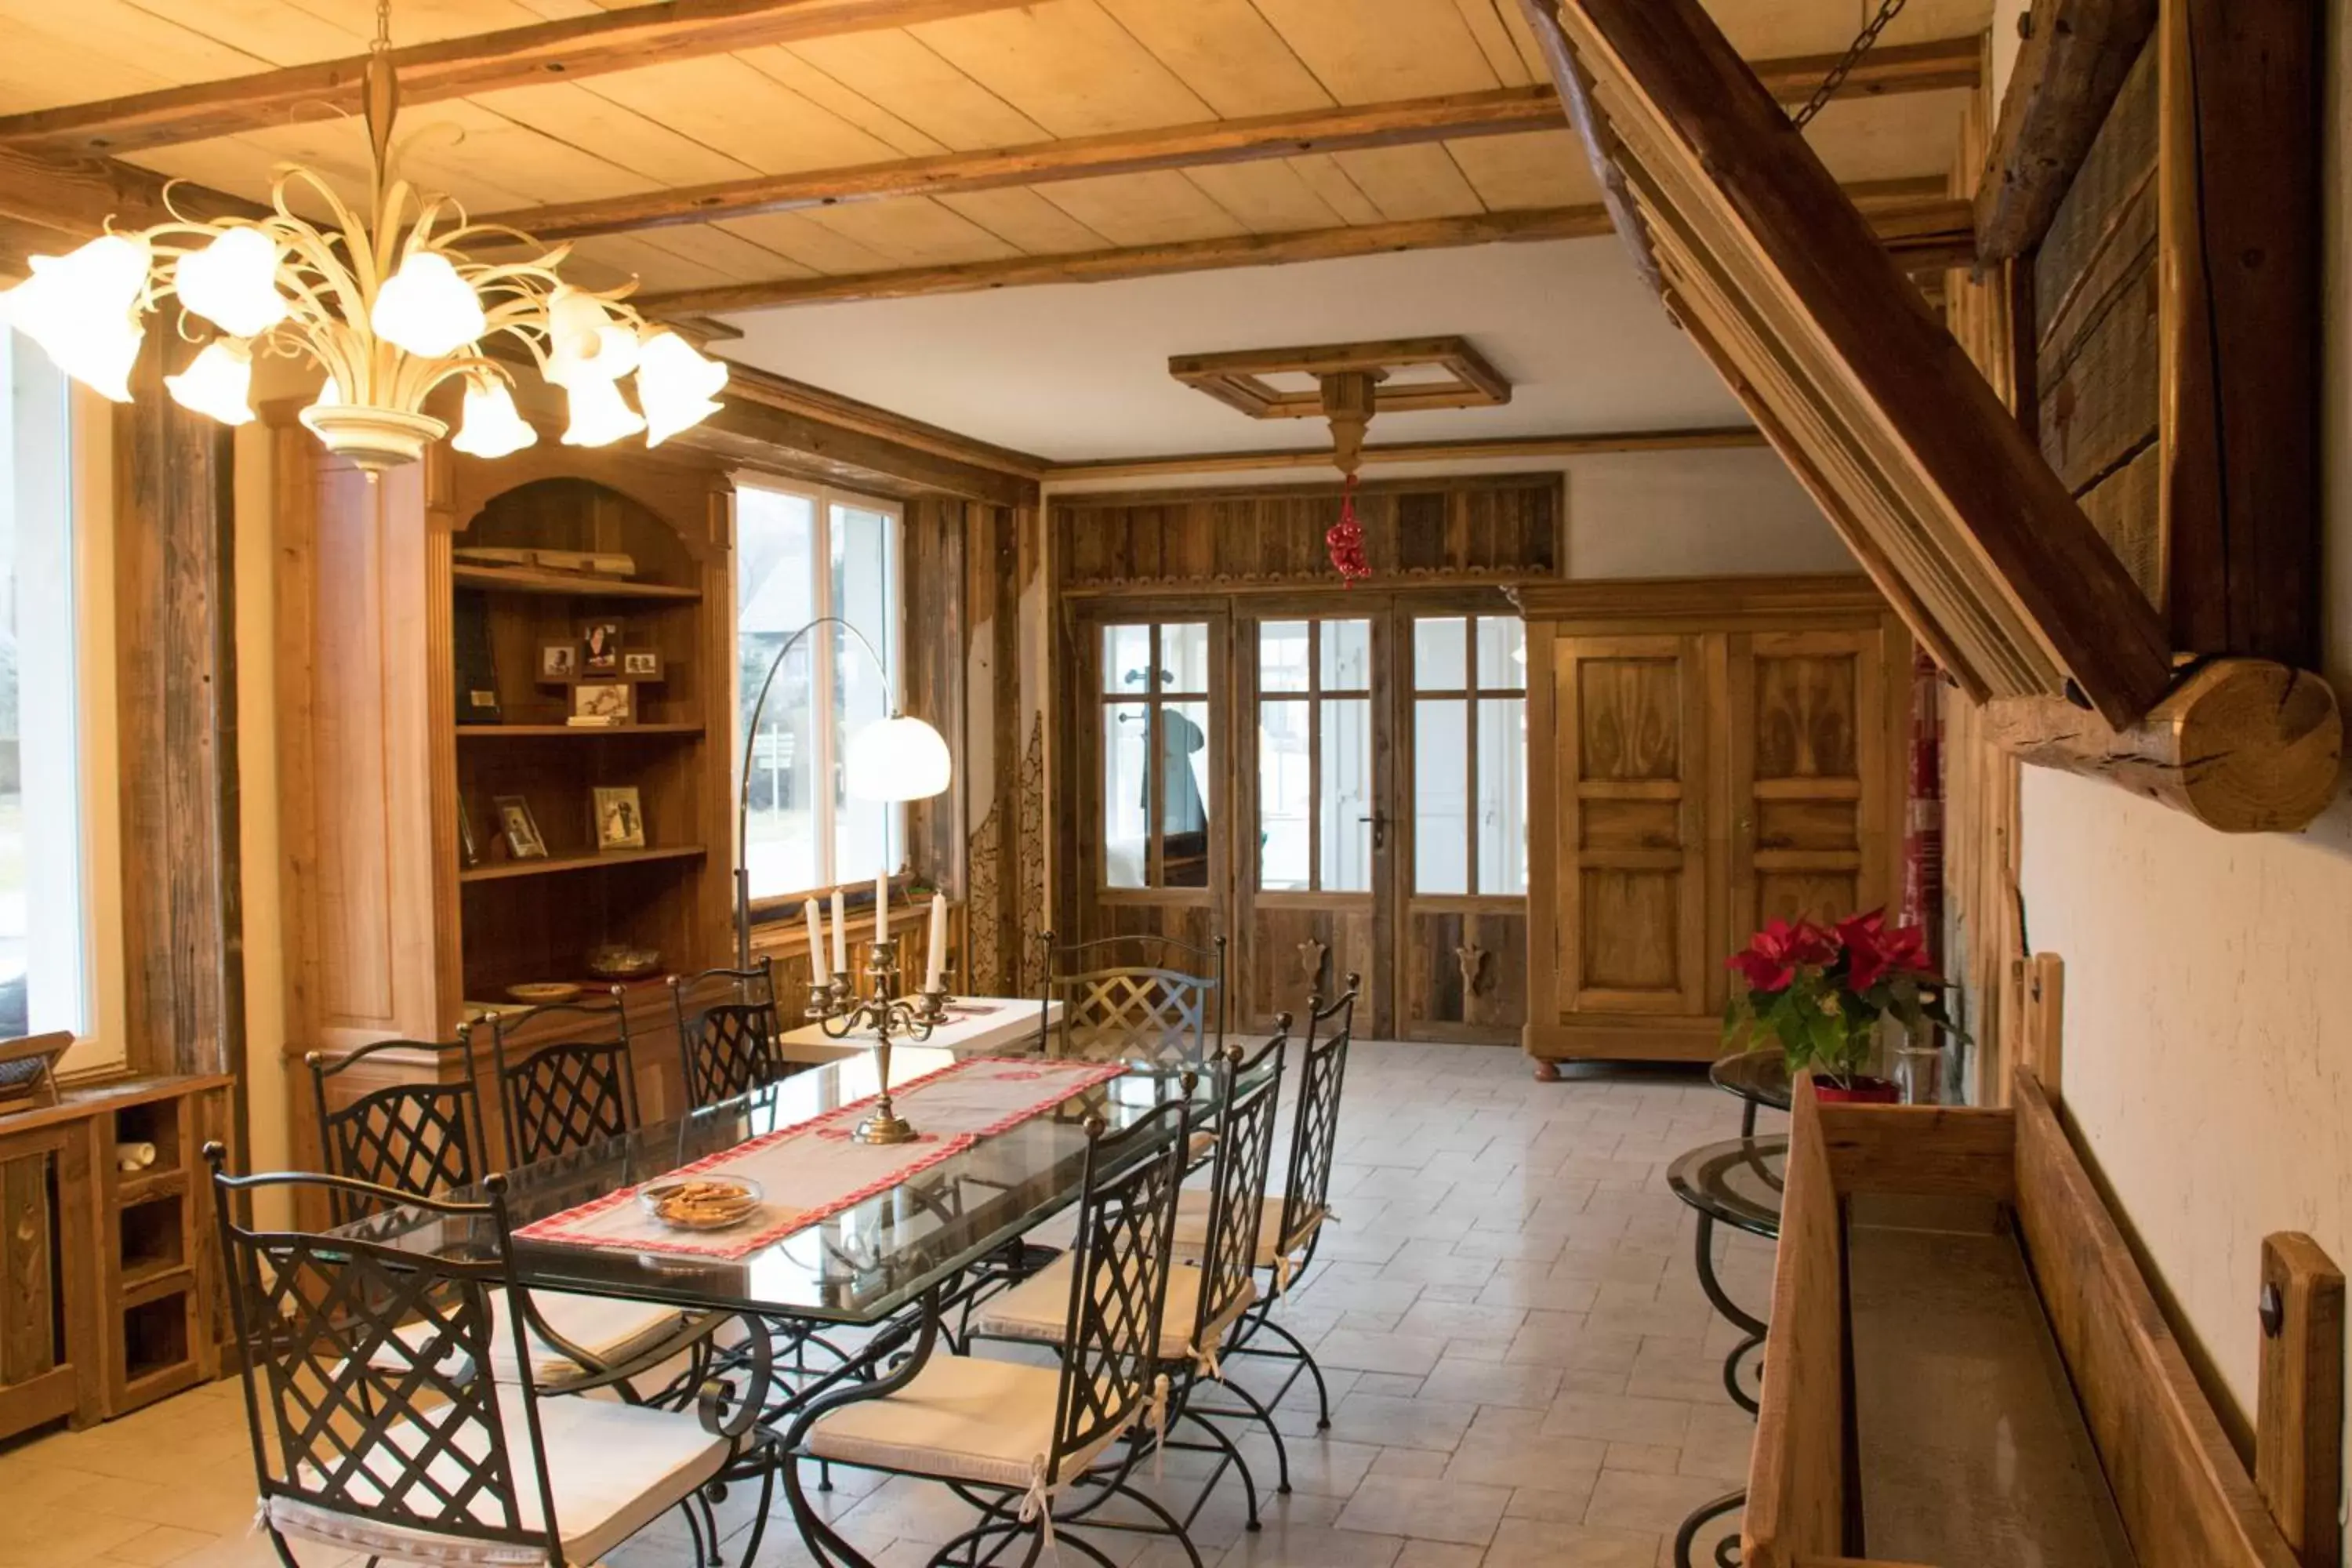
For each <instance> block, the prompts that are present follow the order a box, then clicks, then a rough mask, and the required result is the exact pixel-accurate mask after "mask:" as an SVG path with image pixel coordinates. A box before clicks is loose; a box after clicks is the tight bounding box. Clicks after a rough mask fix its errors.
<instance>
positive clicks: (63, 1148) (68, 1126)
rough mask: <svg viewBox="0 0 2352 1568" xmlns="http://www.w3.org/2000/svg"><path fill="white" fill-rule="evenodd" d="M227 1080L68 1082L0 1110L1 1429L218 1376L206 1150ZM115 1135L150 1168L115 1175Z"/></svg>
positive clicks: (136, 1400) (77, 1421) (141, 1401)
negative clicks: (150, 1155)
mask: <svg viewBox="0 0 2352 1568" xmlns="http://www.w3.org/2000/svg"><path fill="white" fill-rule="evenodd" d="M229 1087H230V1080H229V1079H226V1078H136V1079H122V1080H120V1081H118V1082H113V1083H106V1084H98V1085H92V1086H89V1087H86V1088H71V1089H67V1090H66V1091H65V1093H64V1094H63V1096H62V1097H61V1098H60V1100H59V1102H58V1104H56V1105H53V1106H38V1107H34V1108H30V1109H26V1110H16V1111H14V1112H11V1113H9V1114H7V1115H5V1116H0V1438H6V1437H10V1436H15V1435H16V1434H17V1433H19V1432H24V1431H26V1430H29V1429H31V1428H32V1427H35V1426H42V1425H45V1424H46V1423H48V1422H51V1421H55V1420H58V1418H60V1417H64V1418H66V1419H68V1420H70V1421H71V1423H72V1424H73V1425H74V1426H88V1425H89V1424H90V1423H91V1422H94V1421H98V1420H101V1419H105V1418H108V1417H111V1416H116V1415H128V1414H129V1413H130V1412H131V1411H133V1410H136V1409H138V1408H140V1407H141V1406H142V1405H150V1404H152V1403H153V1402H154V1401H156V1400H158V1399H161V1398H163V1396H164V1395H166V1394H176V1393H178V1392H179V1391H180V1390H182V1389H184V1388H187V1387H189V1386H191V1385H193V1384H196V1383H200V1382H204V1381H206V1380H209V1379H211V1378H214V1377H217V1376H218V1375H219V1374H220V1345H219V1341H220V1311H219V1303H220V1300H221V1284H220V1268H219V1261H218V1258H217V1257H216V1254H217V1252H218V1247H217V1244H216V1241H215V1234H214V1226H213V1217H212V1186H211V1180H210V1174H209V1173H208V1172H207V1171H206V1170H205V1162H204V1154H203V1150H204V1146H205V1143H206V1142H208V1141H210V1140H213V1139H226V1137H227V1136H228V1131H227V1129H228V1123H229V1100H228V1097H229ZM119 1143H152V1144H153V1145H154V1146H155V1161H154V1163H152V1165H149V1166H148V1167H146V1168H145V1169H143V1170H140V1171H133V1172H124V1171H119V1170H117V1169H116V1168H115V1146H116V1145H117V1144H119Z"/></svg>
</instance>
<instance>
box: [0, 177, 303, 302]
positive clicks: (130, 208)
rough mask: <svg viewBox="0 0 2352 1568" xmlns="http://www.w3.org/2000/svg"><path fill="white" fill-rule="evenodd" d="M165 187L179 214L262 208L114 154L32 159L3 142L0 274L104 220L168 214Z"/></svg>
mask: <svg viewBox="0 0 2352 1568" xmlns="http://www.w3.org/2000/svg"><path fill="white" fill-rule="evenodd" d="M166 186H169V188H170V190H171V195H172V205H173V206H175V207H177V208H178V209H179V216H183V217H192V218H200V219H210V218H223V217H254V216H259V215H260V213H261V212H262V211H263V209H262V208H261V207H260V206H258V205H255V204H254V203H251V202H247V201H244V200H242V199H240V198H238V197H236V196H232V195H226V194H225V193H223V192H220V191H215V190H214V189H212V188H211V187H210V186H207V185H199V184H194V182H193V181H188V180H179V181H167V180H166V179H164V177H163V175H161V174H155V173H154V172H153V171H152V170H148V169H142V168H138V167H136V166H134V165H132V164H130V163H118V162H117V161H115V160H114V159H111V158H67V159H52V158H34V157H27V156H26V155H25V154H23V153H15V152H11V151H9V150H8V149H6V148H5V147H0V273H9V274H13V273H18V272H21V271H23V270H24V267H25V260H26V257H28V256H32V255H37V254H40V253H43V252H54V251H64V250H69V249H71V248H72V247H75V246H77V245H79V244H81V243H82V241H84V240H86V239H89V237H92V236H93V235H96V234H98V233H100V231H102V230H103V229H104V228H105V227H106V223H107V220H108V219H109V218H113V219H114V220H115V226H116V227H118V228H143V227H145V226H149V225H152V224H158V223H162V222H164V221H165V220H167V219H169V218H170V217H172V216H173V214H172V212H171V211H170V209H169V208H167V207H165V205H163V194H164V190H165V188H166Z"/></svg>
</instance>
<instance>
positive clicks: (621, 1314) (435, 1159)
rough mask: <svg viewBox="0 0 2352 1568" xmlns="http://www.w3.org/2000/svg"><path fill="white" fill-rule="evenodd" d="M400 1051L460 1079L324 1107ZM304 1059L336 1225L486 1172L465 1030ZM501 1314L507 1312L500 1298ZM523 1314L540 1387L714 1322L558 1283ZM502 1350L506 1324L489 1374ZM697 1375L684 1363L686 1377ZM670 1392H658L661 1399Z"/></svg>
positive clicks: (513, 1368) (688, 1342) (621, 1388)
mask: <svg viewBox="0 0 2352 1568" xmlns="http://www.w3.org/2000/svg"><path fill="white" fill-rule="evenodd" d="M393 1050H405V1051H412V1052H423V1053H425V1054H427V1055H429V1056H431V1057H433V1058H436V1061H439V1062H445V1063H446V1062H447V1061H450V1060H452V1059H453V1058H454V1060H455V1062H456V1063H457V1067H458V1068H459V1069H460V1070H461V1071H462V1073H463V1074H464V1076H463V1077H462V1078H461V1079H458V1081H457V1082H454V1083H450V1082H442V1081H437V1080H436V1081H426V1082H417V1083H395V1084H393V1085H390V1086H388V1087H386V1088H383V1089H373V1090H370V1091H368V1092H366V1093H364V1094H362V1095H359V1096H357V1097H356V1098H354V1099H353V1100H352V1101H351V1102H350V1103H349V1104H347V1105H345V1106H344V1107H343V1108H342V1109H341V1110H334V1109H331V1107H330V1106H329V1105H328V1103H327V1084H328V1081H329V1080H330V1079H333V1078H335V1077H337V1076H338V1075H340V1074H342V1073H345V1072H349V1071H351V1070H352V1068H354V1067H356V1066H357V1065H358V1064H360V1063H362V1062H364V1061H367V1060H369V1059H370V1058H377V1057H380V1056H382V1055H383V1053H385V1052H387V1051H393ZM302 1059H303V1061H304V1062H305V1063H307V1064H308V1065H309V1067H310V1095H311V1100H312V1102H313V1103H314V1105H315V1106H316V1107H317V1110H318V1117H319V1142H320V1149H321V1151H322V1152H323V1153H324V1155H325V1162H324V1163H325V1164H326V1167H327V1173H328V1174H329V1175H331V1176H334V1177H337V1178H340V1179H339V1180H338V1181H337V1182H336V1183H334V1184H331V1185H330V1186H329V1187H328V1188H327V1193H328V1197H329V1202H330V1204H331V1211H330V1212H331V1213H332V1214H333V1215H334V1218H335V1222H336V1223H337V1224H338V1225H349V1224H351V1223H352V1222H353V1221H355V1220H358V1219H360V1218H361V1217H362V1216H363V1215H366V1214H367V1213H369V1212H371V1210H372V1208H373V1207H380V1206H382V1205H383V1204H384V1203H386V1202H389V1203H391V1204H394V1205H398V1204H407V1203H413V1202H415V1200H417V1199H420V1198H437V1197H439V1196H440V1195H441V1194H445V1193H450V1192H455V1191H458V1190H461V1189H464V1188H468V1187H472V1186H474V1185H475V1184H477V1183H478V1181H479V1180H480V1179H481V1176H482V1173H483V1172H482V1167H483V1165H484V1164H485V1163H487V1161H486V1159H485V1157H484V1154H483V1151H484V1150H485V1148H486V1147H487V1143H486V1141H485V1140H484V1139H483V1137H482V1133H481V1114H480V1110H481V1107H480V1101H479V1100H478V1089H477V1088H476V1079H475V1076H474V1074H475V1066H474V1047H473V1041H472V1038H471V1037H470V1035H469V1034H467V1032H464V1031H460V1033H459V1036H458V1038H457V1040H456V1041H455V1042H453V1043H449V1044H438V1043H435V1042H431V1041H421V1040H381V1041H378V1042H376V1043H374V1044H373V1045H366V1046H362V1047H359V1048H358V1049H357V1050H354V1051H351V1052H349V1053H347V1054H345V1055H343V1056H341V1057H335V1058H330V1057H327V1056H326V1055H324V1054H323V1053H321V1052H319V1051H312V1052H310V1054H308V1055H307V1056H305V1057H304V1058H302ZM440 1070H441V1071H444V1072H446V1070H447V1068H446V1067H443V1068H440ZM371 1194H373V1201H372V1202H371V1199H370V1195H371ZM504 1310H505V1307H504V1304H503V1298H501V1299H500V1305H499V1311H500V1312H503V1311H504ZM524 1317H525V1318H526V1320H527V1324H526V1326H527V1327H528V1329H529V1331H530V1340H531V1344H532V1351H533V1362H532V1367H533V1370H534V1373H535V1375H536V1376H537V1378H538V1379H539V1381H540V1382H541V1383H543V1384H550V1385H552V1384H558V1383H561V1384H564V1385H565V1386H566V1387H567V1388H569V1387H570V1386H572V1385H573V1384H576V1383H578V1382H579V1381H580V1380H582V1379H583V1378H584V1379H597V1380H601V1379H602V1378H603V1376H604V1373H607V1372H608V1371H610V1370H611V1369H612V1368H613V1367H615V1366H619V1365H624V1364H631V1363H636V1362H639V1361H641V1360H643V1359H644V1357H645V1355H646V1352H650V1351H652V1350H654V1349H656V1348H662V1347H667V1348H666V1352H665V1353H667V1354H676V1353H677V1352H682V1351H686V1350H688V1349H689V1348H692V1347H693V1346H694V1345H695V1344H696V1343H698V1342H699V1341H701V1340H703V1339H705V1338H707V1337H708V1335H709V1332H710V1331H711V1329H712V1328H714V1327H715V1326H716V1324H717V1320H715V1319H689V1318H687V1317H685V1316H684V1315H682V1314H681V1313H680V1312H679V1311H678V1310H677V1308H675V1307H663V1306H656V1305H655V1304H654V1303H651V1302H645V1301H624V1300H616V1299H614V1298H611V1297H604V1296H579V1295H572V1294H570V1293H568V1292H564V1291H555V1290H543V1291H538V1292H534V1293H533V1294H532V1295H531V1296H530V1298H529V1299H528V1300H527V1301H526V1302H525V1308H524ZM507 1350H508V1344H507V1336H506V1335H505V1334H504V1333H503V1332H501V1333H500V1334H499V1343H498V1345H497V1347H496V1352H497V1354H498V1356H499V1360H498V1362H497V1363H496V1365H495V1368H494V1370H495V1371H496V1372H497V1373H499V1375H500V1376H501V1377H503V1378H505V1379H507V1380H508V1381H513V1380H515V1379H516V1378H518V1377H520V1375H521V1369H520V1366H519V1365H518V1364H517V1363H514V1362H512V1361H511V1360H509V1359H508V1357H507ZM692 1373H693V1369H689V1371H688V1375H689V1376H691V1375H692ZM616 1388H617V1392H619V1393H621V1394H623V1395H624V1396H625V1397H629V1398H635V1397H637V1394H636V1393H635V1390H634V1389H632V1387H631V1386H630V1385H629V1384H626V1383H623V1384H618V1385H616ZM666 1393H667V1391H664V1392H663V1393H656V1394H654V1395H653V1397H655V1398H656V1399H660V1398H662V1397H664V1396H665V1394H666Z"/></svg>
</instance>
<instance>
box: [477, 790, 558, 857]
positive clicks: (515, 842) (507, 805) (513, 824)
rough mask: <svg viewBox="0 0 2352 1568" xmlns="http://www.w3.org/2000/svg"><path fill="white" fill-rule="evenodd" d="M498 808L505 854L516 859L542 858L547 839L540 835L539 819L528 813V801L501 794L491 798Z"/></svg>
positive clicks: (515, 796) (545, 849)
mask: <svg viewBox="0 0 2352 1568" xmlns="http://www.w3.org/2000/svg"><path fill="white" fill-rule="evenodd" d="M491 804H492V805H496V806H497V807H498V810H499V831H500V832H501V833H502V834H503V835H504V836H505V837H506V841H507V854H508V856H509V858H512V859H516V860H544V859H546V858H547V840H546V839H545V838H544V837H541V835H540V831H539V819H538V818H537V817H534V816H531V814H530V801H529V800H526V799H525V798H524V797H523V796H521V795H497V796H494V797H493V798H492V802H491Z"/></svg>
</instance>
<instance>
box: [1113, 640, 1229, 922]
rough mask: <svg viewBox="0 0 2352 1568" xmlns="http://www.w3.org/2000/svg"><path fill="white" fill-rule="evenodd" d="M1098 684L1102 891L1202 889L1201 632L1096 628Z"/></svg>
mask: <svg viewBox="0 0 2352 1568" xmlns="http://www.w3.org/2000/svg"><path fill="white" fill-rule="evenodd" d="M1101 684H1102V692H1101V702H1100V706H1101V709H1102V755H1103V881H1104V883H1105V885H1106V886H1108V887H1113V888H1205V887H1207V886H1208V885H1209V821H1210V813H1211V809H1212V807H1213V805H1214V804H1215V803H1214V801H1213V791H1212V787H1211V784H1210V781H1211V780H1212V779H1213V778H1214V777H1215V776H1216V773H1215V771H1214V762H1213V755H1212V753H1211V752H1210V747H1209V627H1208V624H1207V623H1206V622H1204V621H1181V622H1171V623H1169V624H1166V625H1157V626H1105V627H1103V628H1102V683H1101Z"/></svg>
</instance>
